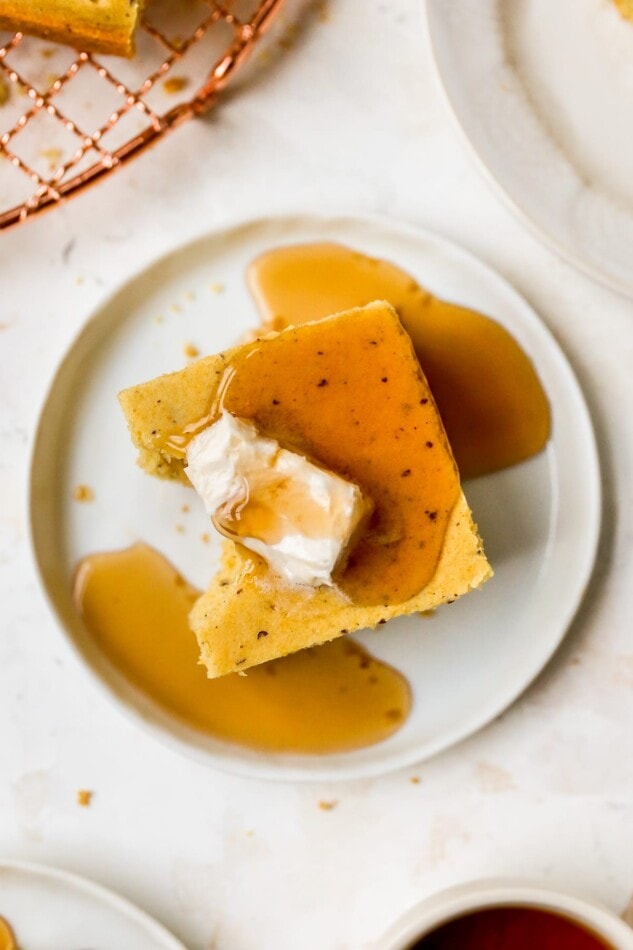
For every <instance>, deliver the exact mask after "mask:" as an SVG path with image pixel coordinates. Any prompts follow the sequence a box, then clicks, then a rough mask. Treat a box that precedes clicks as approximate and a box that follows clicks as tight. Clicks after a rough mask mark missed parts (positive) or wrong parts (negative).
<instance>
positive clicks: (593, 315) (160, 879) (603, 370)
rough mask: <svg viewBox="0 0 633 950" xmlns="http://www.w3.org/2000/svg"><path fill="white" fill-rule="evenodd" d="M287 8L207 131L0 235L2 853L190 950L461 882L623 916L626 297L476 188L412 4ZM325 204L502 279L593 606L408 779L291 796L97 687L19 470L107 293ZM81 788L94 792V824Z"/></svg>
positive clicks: (480, 185)
mask: <svg viewBox="0 0 633 950" xmlns="http://www.w3.org/2000/svg"><path fill="white" fill-rule="evenodd" d="M302 10H303V11H307V13H306V14H305V15H304V16H302V17H301V23H300V27H299V30H298V32H297V35H296V36H295V40H294V43H293V44H292V45H291V48H289V49H285V50H283V51H281V52H280V55H279V57H278V58H275V60H274V61H271V63H270V64H269V65H267V66H265V67H264V65H263V64H261V63H260V65H259V68H258V69H257V70H255V72H253V70H251V77H250V85H249V84H248V83H247V82H246V78H247V77H245V78H244V79H243V80H241V81H240V88H238V89H235V91H232V92H231V94H230V95H229V96H227V98H226V99H225V101H224V102H223V104H222V105H221V106H220V108H218V109H217V111H216V112H215V113H214V114H213V115H211V116H210V117H209V118H208V119H206V120H204V121H199V122H197V123H195V124H189V125H188V126H186V127H184V128H183V129H181V130H180V131H179V132H178V133H176V134H175V135H174V136H173V137H172V138H171V139H169V140H168V141H166V142H165V143H164V144H163V145H162V146H160V147H158V148H156V149H154V150H153V151H151V152H150V153H149V154H147V155H146V156H144V157H143V158H141V159H140V160H138V161H137V162H135V163H134V164H133V165H132V166H130V167H129V168H128V169H126V170H124V171H122V172H121V173H120V174H119V175H118V176H115V177H114V178H113V179H112V180H111V181H108V182H105V183H104V184H102V185H101V186H100V187H97V188H95V189H94V190H92V191H90V192H88V193H87V194H86V195H85V196H83V197H80V198H78V199H77V200H76V201H74V202H71V203H70V204H69V205H68V206H67V207H66V208H62V209H59V210H56V211H55V212H53V213H52V214H48V215H46V216H44V217H42V218H40V219H39V220H34V221H33V222H31V223H30V224H29V225H27V226H25V227H23V228H20V229H18V230H15V231H12V232H9V233H6V234H4V235H2V236H0V280H1V283H0V288H1V295H0V611H1V613H0V616H1V620H0V631H1V635H0V853H1V854H2V856H4V857H7V858H9V857H11V858H21V859H28V860H35V861H41V862H48V863H53V864H57V865H60V866H62V867H65V868H68V869H70V870H74V871H77V872H80V873H85V874H87V875H89V876H90V877H92V878H94V879H96V880H98V881H100V882H102V883H104V884H106V885H109V886H111V887H113V888H115V889H117V890H119V891H121V892H122V893H124V894H126V895H127V896H128V897H130V898H131V899H132V900H134V901H136V902H137V903H138V904H140V905H141V906H142V907H144V908H145V909H147V910H148V911H150V912H151V913H153V914H155V915H156V916H157V917H159V918H160V919H161V920H162V921H163V922H164V923H165V924H167V925H168V926H169V927H171V928H172V929H173V931H174V932H175V933H176V934H177V935H178V936H180V937H181V939H183V940H184V942H185V943H186V944H187V946H189V947H191V948H193V950H202V948H217V950H268V948H271V950H273V948H274V950H295V948H299V947H300V948H301V950H344V948H345V950H361V948H367V947H369V946H370V944H371V940H372V938H374V937H376V936H377V935H378V933H379V932H380V931H381V930H382V929H383V928H384V927H386V926H387V925H388V924H389V923H390V922H391V921H392V919H393V918H394V917H395V916H396V915H398V914H399V913H400V912H401V911H403V910H404V909H405V908H406V907H407V906H408V905H410V904H411V903H413V902H414V901H416V900H417V899H418V898H420V897H422V896H424V895H425V894H427V893H429V892H431V891H432V890H435V889H437V888H440V887H442V886H444V885H447V884H451V883H454V882H458V881H461V880H464V879H467V878H469V877H473V876H481V875H493V874H494V875H498V874H513V875H517V874H521V875H529V876H533V877H536V878H538V879H539V880H541V881H543V882H548V883H551V884H556V885H561V886H564V887H569V888H579V889H581V890H583V891H585V892H587V893H588V894H590V895H592V896H594V897H596V898H600V899H602V900H604V901H605V902H606V903H607V904H609V905H610V906H612V907H613V908H614V909H616V910H617V909H620V907H621V906H622V905H623V904H624V903H625V902H626V900H627V899H628V897H629V895H630V892H631V891H632V890H633V864H632V863H631V859H630V855H631V853H632V851H633V822H632V818H633V800H632V792H633V756H632V754H631V734H632V729H631V722H632V721H633V632H632V629H631V628H632V625H631V616H632V615H633V584H632V573H631V570H632V567H633V512H632V508H631V491H632V490H631V485H632V484H633V457H632V456H633V451H632V450H633V432H632V430H631V407H632V406H633V373H632V372H631V366H632V365H633V303H632V302H631V301H629V300H626V299H624V298H621V297H618V296H617V295H616V294H614V293H612V292H610V291H608V290H606V289H604V288H602V287H600V286H598V285H596V284H594V283H592V282H591V281H590V280H589V279H588V278H586V277H584V276H582V275H581V274H579V273H577V272H575V271H574V270H572V269H571V268H570V267H569V266H567V265H566V264H564V263H562V262H561V261H560V260H559V259H557V258H556V257H555V256H553V255H552V254H551V253H550V252H549V251H547V250H545V249H544V248H542V247H541V246H539V244H538V242H537V241H536V240H535V239H534V237H533V236H532V235H531V234H529V233H527V232H526V230H525V229H524V228H523V227H522V226H521V225H520V224H519V223H518V222H517V221H516V220H515V219H514V217H513V216H512V215H511V213H510V212H509V211H508V210H507V209H506V207H505V206H504V204H503V203H502V202H501V200H500V199H499V198H498V197H497V196H496V194H495V193H493V192H492V191H491V190H490V188H489V186H488V185H486V184H485V183H484V181H483V179H482V177H481V176H480V174H479V172H478V171H477V170H476V169H475V168H474V167H473V164H472V161H471V159H470V156H469V155H468V154H467V152H466V150H465V148H464V146H463V145H462V143H461V141H460V140H459V139H458V138H457V136H456V133H455V131H454V129H453V127H452V124H451V121H450V119H449V117H448V115H447V113H446V111H445V107H444V105H443V102H442V100H441V96H440V94H439V92H438V89H437V86H436V81H435V79H434V76H433V74H432V70H431V65H430V61H429V55H428V52H427V49H426V45H425V41H424V36H423V28H422V22H421V11H420V3H419V0H365V2H364V3H363V4H362V5H361V4H359V3H358V2H355V0H330V2H329V4H328V6H327V7H325V8H324V7H323V5H320V6H318V7H312V8H311V7H310V6H309V4H306V3H305V2H303V3H301V2H300V0H289V6H288V8H287V11H286V14H285V20H286V22H288V21H292V20H294V19H295V18H296V17H297V16H298V15H299V13H300V12H301V11H302ZM324 10H325V13H326V15H325V16H324ZM255 80H256V82H255ZM324 208H325V209H326V210H335V211H345V212H355V211H358V212H381V213H384V214H389V215H393V216H395V217H398V218H401V219H404V220H406V221H409V222H413V223H419V224H422V225H424V226H427V227H429V228H432V229H435V230H437V231H438V232H439V233H441V234H443V235H446V236H448V237H450V238H452V239H454V240H455V241H457V242H459V243H461V244H463V245H464V246H466V247H467V248H469V249H470V250H471V251H473V252H475V253H476V254H478V255H479V256H480V257H481V258H483V259H484V260H485V261H487V262H488V263H489V264H491V265H492V266H493V267H495V268H496V269H497V270H498V271H499V272H500V273H501V274H503V275H504V276H505V277H506V278H508V279H509V280H510V281H511V282H513V283H514V284H515V286H516V287H517V288H518V289H519V290H520V291H521V292H522V293H523V294H524V296H525V297H526V298H527V299H528V300H529V301H530V302H531V303H532V304H533V305H534V306H535V308H536V309H537V310H538V311H539V313H540V314H541V315H542V317H543V319H544V320H545V322H546V323H547V324H548V326H549V327H550V328H551V329H552V330H553V332H554V333H555V335H556V336H557V338H558V339H559V340H560V342H561V344H562V345H563V347H564V349H565V351H566V353H567V354H568V356H569V358H570V360H571V362H572V364H573V366H574V368H575V370H576V372H577V374H578V376H579V378H580V380H581V383H582V385H583V386H584V389H585V393H586V396H587V399H588V402H589V405H590V408H591V411H592V414H593V418H594V422H595V426H596V429H597V433H598V439H599V444H600V450H601V459H602V465H603V474H604V490H605V496H606V505H605V520H604V532H603V541H602V545H601V550H600V554H599V564H598V568H597V571H596V574H595V577H594V580H593V583H592V586H591V589H590V592H589V596H588V598H587V600H586V602H585V604H584V607H583V609H582V611H581V613H580V615H579V617H578V618H577V620H576V622H575V624H574V626H573V629H572V630H571V632H570V635H569V637H568V638H567V640H566V642H565V645H564V646H563V648H562V649H561V651H560V652H559V654H558V656H557V657H556V659H555V660H554V662H553V663H552V664H551V665H550V667H549V668H548V669H547V671H546V672H545V673H544V674H543V675H542V676H541V678H540V679H539V680H538V682H537V683H536V684H535V685H534V686H533V687H532V688H531V689H530V690H529V692H528V693H527V695H525V696H524V697H523V699H522V700H521V701H520V702H518V703H517V704H516V705H515V706H514V707H513V708H512V709H511V710H509V711H508V712H507V713H506V714H505V715H504V716H503V717H502V718H501V719H500V720H498V721H497V722H496V723H495V724H494V725H492V726H490V727H489V728H487V729H485V730H484V731H483V732H482V733H480V734H479V735H477V736H476V737H474V738H473V739H471V740H469V741H468V742H465V743H463V744H462V745H460V746H459V747H458V748H456V749H454V750H453V751H451V752H450V753H448V754H444V755H442V756H440V757H438V758H436V759H435V760H433V761H432V762H430V763H428V764H425V765H424V766H422V767H420V768H419V769H416V770H412V771H410V772H406V773H398V774H396V775H393V776H390V777H388V778H384V779H378V780H372V781H366V782H358V783H353V784H342V785H336V786H324V785H313V786H310V785H307V786H301V787H293V786H285V785H274V784H264V783H258V782H255V781H247V780H241V779H237V778H232V777H229V776H225V775H222V774H220V773H215V772H212V771H208V770H206V769H205V768H203V767H201V766H199V765H197V764H193V763H190V762H189V761H187V760H185V759H181V758H179V757H177V756H175V755H174V754H173V753H171V752H170V751H168V750H166V749H164V748H162V747H161V746H159V745H157V744H155V743H154V742H153V741H151V740H149V739H147V738H146V737H145V736H144V735H143V734H142V733H141V732H140V731H139V730H138V729H137V728H136V727H135V726H133V725H132V724H130V723H128V722H127V721H126V720H124V719H123V718H122V717H121V716H120V714H119V713H118V712H117V711H116V710H114V709H113V708H112V707H111V706H110V705H109V704H108V703H107V701H106V700H104V699H103V698H102V697H101V696H100V695H97V694H96V693H95V691H94V690H93V688H92V687H91V686H90V684H89V683H88V681H87V678H86V676H85V675H84V674H83V672H82V670H81V668H80V667H79V666H78V664H77V663H76V661H75V660H74V659H73V657H72V656H71V654H70V651H69V649H68V648H67V646H66V645H65V643H64V641H63V639H62V637H61V635H60V634H59V633H58V631H57V629H56V626H55V624H54V622H53V619H52V617H51V616H50V615H49V613H48V610H47V608H46V605H45V603H44V600H43V597H42V595H41V593H40V592H39V590H38V585H37V580H36V577H35V575H34V569H33V566H32V564H31V560H30V554H29V545H28V540H27V524H26V485H27V466H28V458H29V443H30V439H31V436H32V433H33V429H34V425H35V422H36V419H37V414H38V409H39V406H40V404H41V401H42V399H43V396H44V393H45V390H46V387H47V384H48V381H49V379H50V376H51V374H52V373H53V371H54V369H55V367H56V365H57V363H58V361H59V359H60V357H61V355H62V354H63V352H64V350H65V348H66V346H67V345H68V343H69V342H70V340H71V339H72V337H73V336H74V334H75V333H76V331H77V330H78V328H79V327H80V326H81V325H82V323H83V321H84V320H85V319H86V317H87V316H88V315H89V314H90V312H91V311H92V310H93V309H94V308H95V306H96V305H97V304H98V303H99V302H100V301H101V300H103V299H104V297H105V296H106V295H108V294H109V293H110V292H111V291H112V289H113V288H115V287H116V286H117V285H119V284H120V283H121V282H122V281H124V280H125V279H127V278H128V277H129V276H130V275H132V274H133V273H134V272H135V271H137V270H139V269H141V268H142V267H143V266H144V265H145V264H146V263H148V262H150V261H151V260H152V259H153V258H154V257H156V256H157V255H159V254H162V253H164V252H165V251H167V250H169V249H171V248H173V247H174V246H176V245H178V244H180V243H181V242H183V241H185V240H187V239H189V238H191V237H193V236H196V235H199V234H202V233H204V232H205V230H207V229H208V228H210V227H211V226H213V227H217V226H218V225H220V224H222V223H223V222H225V221H226V222H228V221H230V220H231V219H233V218H236V217H243V216H245V215H247V214H249V213H253V214H262V213H264V214H265V213H266V212H267V211H270V212H278V211H282V210H290V211H296V210H312V209H316V210H322V209H324ZM412 775H418V776H419V777H420V783H419V784H412V783H411V782H410V778H411V776H412ZM80 787H85V788H91V789H94V790H95V793H96V794H95V798H94V800H93V804H92V806H91V807H90V808H88V809H81V808H79V807H78V806H77V805H76V803H75V792H76V789H77V788H80ZM321 799H328V800H331V799H336V800H338V805H337V807H336V808H334V809H333V810H331V811H322V810H320V809H319V807H318V802H319V800H321Z"/></svg>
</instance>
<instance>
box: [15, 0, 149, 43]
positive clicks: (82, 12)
mask: <svg viewBox="0 0 633 950" xmlns="http://www.w3.org/2000/svg"><path fill="white" fill-rule="evenodd" d="M142 8H143V0H98V2H95V0H4V2H3V3H2V4H1V5H0V29H2V30H12V31H16V32H17V31H20V32H21V33H32V34H34V35H35V36H40V37H42V38H43V39H47V40H53V41H55V42H57V43H66V44H67V45H68V46H74V47H77V48H80V49H84V50H87V51H89V52H93V53H110V54H112V55H114V56H132V54H133V53H134V31H135V30H136V27H137V25H138V23H139V21H140V16H141V12H142Z"/></svg>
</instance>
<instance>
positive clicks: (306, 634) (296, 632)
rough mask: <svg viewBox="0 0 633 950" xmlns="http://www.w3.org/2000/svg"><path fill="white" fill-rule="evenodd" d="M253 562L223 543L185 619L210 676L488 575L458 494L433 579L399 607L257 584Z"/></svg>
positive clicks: (328, 591) (437, 599) (433, 603)
mask: <svg viewBox="0 0 633 950" xmlns="http://www.w3.org/2000/svg"><path fill="white" fill-rule="evenodd" d="M252 562H253V555H252V554H251V552H250V551H246V550H245V549H244V548H242V547H239V546H236V545H235V544H233V542H232V541H226V542H225V543H224V546H223V554H222V566H221V568H220V571H219V572H218V574H217V575H216V577H215V578H214V579H213V581H212V582H211V586H210V587H209V589H208V590H207V591H206V593H204V594H202V596H201V597H200V598H199V599H198V600H197V601H196V603H195V604H194V607H193V610H192V611H191V613H190V615H189V623H190V625H191V628H192V630H193V631H194V633H195V634H196V637H197V638H198V644H199V646H200V658H201V661H202V662H203V663H204V665H205V666H206V668H207V672H208V675H209V677H215V676H224V675H225V674H226V673H234V672H235V671H236V670H246V669H248V667H249V666H255V665H257V664H258V663H265V662H266V661H267V660H272V659H274V658H276V657H279V656H285V655H286V654H288V653H294V652H295V651H297V650H301V649H303V648H304V647H309V646H314V645H316V644H318V643H325V642H326V641H327V640H334V639H335V638H336V637H340V636H343V635H345V634H346V633H354V632H355V631H358V630H364V629H367V628H373V627H376V626H378V625H379V624H381V623H383V622H384V621H387V620H391V619H393V618H394V617H400V616H405V615H408V614H412V613H418V612H420V613H421V612H422V611H425V610H433V609H434V608H435V607H439V606H440V605H441V604H445V603H448V602H451V601H453V600H456V599H457V598H458V597H461V596H462V595H463V594H466V593H468V591H470V590H474V589H475V588H477V587H480V586H481V585H482V584H483V583H484V582H485V581H487V580H488V578H490V577H491V576H492V570H491V568H490V565H489V564H488V561H487V560H486V556H485V554H484V552H483V549H482V546H481V540H480V538H479V535H478V534H477V528H476V526H475V524H474V522H473V519H472V516H471V513H470V510H469V508H468V503H467V501H466V499H465V497H464V495H463V493H462V494H461V495H460V497H459V500H458V501H457V504H456V505H455V508H454V510H453V512H452V514H451V518H450V521H449V525H448V529H447V532H446V538H445V541H444V547H443V549H442V554H441V557H440V561H439V564H438V566H437V569H436V571H435V574H434V575H433V577H432V578H431V581H430V583H429V584H427V585H426V587H425V588H424V590H422V591H420V593H419V594H417V595H416V596H415V597H412V598H411V599H410V600H407V601H405V603H403V604H395V605H390V606H388V607H383V606H374V607H365V606H363V607H359V606H357V605H355V604H352V603H349V602H348V601H346V600H345V599H344V598H343V597H342V595H341V594H339V593H338V592H337V591H336V589H334V588H331V587H317V588H315V589H313V588H302V587H291V586H289V585H284V584H283V583H281V582H280V583H279V585H277V584H275V585H274V586H273V585H271V584H270V582H269V581H268V582H266V581H265V582H263V583H262V579H261V577H258V575H257V574H253V573H251V570H250V566H251V565H252ZM227 631H231V635H230V636H227Z"/></svg>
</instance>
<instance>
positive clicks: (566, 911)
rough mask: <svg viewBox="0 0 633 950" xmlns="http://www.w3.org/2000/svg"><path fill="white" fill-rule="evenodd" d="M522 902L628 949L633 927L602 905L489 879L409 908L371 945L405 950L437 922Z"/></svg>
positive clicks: (531, 885)
mask: <svg viewBox="0 0 633 950" xmlns="http://www.w3.org/2000/svg"><path fill="white" fill-rule="evenodd" d="M507 906H521V907H534V908H537V909H541V910H546V911H553V912H555V913H559V914H561V915H562V916H563V917H567V918H568V919H569V920H571V921H572V922H577V923H579V924H581V925H583V926H585V927H586V928H588V929H589V930H590V931H591V932H592V933H594V934H595V935H596V937H599V938H601V939H602V940H604V941H605V942H606V943H607V944H608V945H609V946H610V947H612V948H613V950H633V930H631V928H630V927H628V926H627V925H626V924H625V923H624V922H623V921H622V920H620V918H619V917H616V916H615V914H613V913H612V912H611V911H610V910H608V909H607V908H606V907H604V906H603V905H602V904H599V903H596V902H595V901H592V900H588V899H586V898H584V897H579V896H577V895H574V894H568V893H565V892H562V891H556V890H550V889H549V888H547V887H541V886H540V885H538V884H535V883H532V882H529V881H520V880H518V881H517V880H503V879H496V878H493V879H490V880H483V881H471V882H469V883H466V884H459V885H457V886H456V887H451V888H449V889H448V890H446V891H440V892H439V893H438V894H434V895H432V896H431V897H428V898H426V899H425V900H423V901H421V902H420V903H419V904H416V905H415V906H414V907H412V908H411V909H410V910H408V911H407V912H406V913H405V914H404V915H403V916H402V917H401V918H400V919H399V920H398V921H396V923H395V924H394V925H393V926H392V927H390V929H389V930H388V931H387V933H386V934H384V936H383V937H382V938H381V939H380V940H379V941H378V942H377V943H376V945H375V948H374V950H407V948H409V947H411V945H412V944H413V943H414V942H415V941H416V940H420V939H421V938H422V937H425V936H427V935H428V934H430V933H431V932H432V931H433V930H435V929H436V928H437V927H439V926H441V925H442V924H445V923H448V921H449V920H454V919H455V918H456V917H462V916H464V915H465V914H468V913H471V912H472V911H476V910H484V909H485V908H487V907H507Z"/></svg>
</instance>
